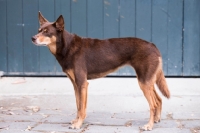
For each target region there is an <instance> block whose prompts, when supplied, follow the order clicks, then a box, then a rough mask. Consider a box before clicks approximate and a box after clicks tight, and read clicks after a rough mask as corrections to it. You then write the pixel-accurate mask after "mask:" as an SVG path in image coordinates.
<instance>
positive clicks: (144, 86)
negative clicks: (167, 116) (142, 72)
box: [139, 81, 156, 130]
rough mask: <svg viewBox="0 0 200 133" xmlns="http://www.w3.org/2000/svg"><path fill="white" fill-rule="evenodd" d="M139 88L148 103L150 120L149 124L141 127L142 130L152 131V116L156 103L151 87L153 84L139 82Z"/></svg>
mask: <svg viewBox="0 0 200 133" xmlns="http://www.w3.org/2000/svg"><path fill="white" fill-rule="evenodd" d="M139 85H140V88H141V89H142V91H143V93H144V96H145V98H146V99H147V101H148V103H149V108H150V118H149V122H148V123H147V124H146V125H144V126H143V127H142V129H143V130H152V128H153V125H154V114H155V108H156V102H155V99H154V92H153V85H154V83H152V82H149V83H148V84H144V83H141V82H140V81H139Z"/></svg>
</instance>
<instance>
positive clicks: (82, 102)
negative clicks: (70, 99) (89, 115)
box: [70, 80, 88, 129]
mask: <svg viewBox="0 0 200 133" xmlns="http://www.w3.org/2000/svg"><path fill="white" fill-rule="evenodd" d="M76 85H77V89H76V90H75V91H76V92H75V93H77V94H76V99H77V102H76V103H77V104H78V105H77V108H78V110H77V117H76V119H75V120H74V121H73V123H72V125H71V126H70V128H71V129H79V128H80V127H81V126H82V124H83V121H84V119H85V118H86V107H87V91H88V82H87V80H86V81H84V82H83V83H81V84H80V83H78V82H76Z"/></svg>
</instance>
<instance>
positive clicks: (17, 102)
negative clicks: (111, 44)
mask: <svg viewBox="0 0 200 133" xmlns="http://www.w3.org/2000/svg"><path fill="white" fill-rule="evenodd" d="M167 82H168V86H169V89H170V91H171V98H170V99H169V100H168V99H166V98H165V97H163V96H162V99H163V109H162V120H161V122H160V123H157V124H155V125H154V128H153V130H152V131H148V132H152V133H169V132H170V133H179V132H180V133H200V79H199V78H196V79H192V78H189V79H188V78H168V79H167ZM75 115H76V105H75V96H74V90H73V87H72V84H71V82H70V81H69V79H68V78H64V77H63V78H10V77H4V78H1V79H0V132H1V133H21V132H30V133H139V132H144V131H141V130H140V129H139V127H142V126H143V125H144V124H146V123H147V121H148V118H149V107H148V104H147V101H146V99H145V98H144V96H143V93H142V91H141V90H140V88H139V86H138V83H137V80H136V78H101V79H97V80H91V81H89V95H88V106H87V118H86V119H85V121H84V124H83V126H82V128H81V129H79V130H72V129H69V126H70V121H71V120H72V119H74V118H75ZM145 132H147V131H145Z"/></svg>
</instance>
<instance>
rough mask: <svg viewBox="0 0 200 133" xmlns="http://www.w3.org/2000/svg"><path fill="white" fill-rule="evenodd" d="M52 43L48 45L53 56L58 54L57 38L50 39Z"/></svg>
mask: <svg viewBox="0 0 200 133" xmlns="http://www.w3.org/2000/svg"><path fill="white" fill-rule="evenodd" d="M50 42H51V43H49V44H47V46H48V48H49V50H50V51H51V53H52V54H54V55H55V54H56V48H57V47H56V37H55V36H52V38H50Z"/></svg>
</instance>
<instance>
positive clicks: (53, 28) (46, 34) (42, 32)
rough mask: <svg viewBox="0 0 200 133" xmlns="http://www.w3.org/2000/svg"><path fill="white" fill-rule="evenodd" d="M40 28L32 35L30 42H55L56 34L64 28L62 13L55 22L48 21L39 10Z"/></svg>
mask: <svg viewBox="0 0 200 133" xmlns="http://www.w3.org/2000/svg"><path fill="white" fill-rule="evenodd" d="M39 23H40V28H39V29H38V34H36V35H34V36H33V37H32V42H33V43H34V44H36V45H38V46H47V45H50V44H55V43H56V39H57V37H58V34H60V33H61V32H62V31H63V30H64V19H63V17H62V15H60V17H58V19H57V20H56V21H55V22H49V21H48V20H47V19H45V18H44V17H43V16H42V14H41V13H40V12H39Z"/></svg>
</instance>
